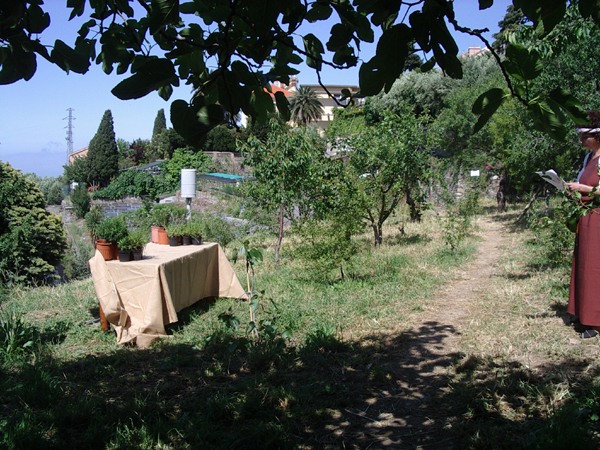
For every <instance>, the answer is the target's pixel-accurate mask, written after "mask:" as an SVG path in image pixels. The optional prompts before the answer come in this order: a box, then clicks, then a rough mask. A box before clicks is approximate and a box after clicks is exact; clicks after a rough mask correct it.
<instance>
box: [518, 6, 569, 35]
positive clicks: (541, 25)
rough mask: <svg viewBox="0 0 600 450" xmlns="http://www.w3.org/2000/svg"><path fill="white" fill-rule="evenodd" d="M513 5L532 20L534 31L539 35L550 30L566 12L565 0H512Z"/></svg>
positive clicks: (545, 33)
mask: <svg viewBox="0 0 600 450" xmlns="http://www.w3.org/2000/svg"><path fill="white" fill-rule="evenodd" d="M513 5H514V7H515V8H520V9H521V10H522V11H523V13H524V14H525V15H526V16H527V18H528V19H530V20H531V21H533V23H534V27H535V32H536V34H538V35H539V36H540V37H543V36H545V35H547V34H548V33H549V32H550V31H552V29H553V28H554V27H555V26H556V25H557V24H558V23H560V21H561V20H562V19H563V18H564V16H565V12H566V1H565V0H514V1H513Z"/></svg>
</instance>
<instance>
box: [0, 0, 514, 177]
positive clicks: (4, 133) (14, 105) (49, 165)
mask: <svg viewBox="0 0 600 450" xmlns="http://www.w3.org/2000/svg"><path fill="white" fill-rule="evenodd" d="M510 3H511V2H510V1H509V0H495V1H494V5H493V6H492V7H491V8H489V9H487V10H484V11H479V7H478V1H477V0H455V1H454V4H455V6H454V7H455V11H456V18H457V21H458V23H459V24H461V25H462V26H466V27H470V28H478V29H481V28H489V29H490V33H489V34H488V36H487V38H488V39H490V40H491V39H492V38H491V34H493V33H495V32H497V31H498V21H499V20H501V19H502V18H503V17H504V14H505V12H506V8H507V6H508V5H509V4H510ZM64 4H65V2H64V1H61V2H59V1H58V0H46V2H45V6H44V8H45V10H46V11H48V12H49V13H50V17H51V20H52V22H51V24H50V27H49V28H48V29H47V30H46V31H44V33H43V34H42V35H41V39H42V42H43V43H46V44H49V43H53V42H54V40H55V39H57V38H58V39H62V40H63V41H65V42H66V43H69V44H72V43H73V42H74V40H75V36H76V33H77V30H78V29H79V23H80V22H81V20H80V21H75V19H74V23H71V22H68V20H67V19H68V13H67V9H66V8H65V7H64ZM310 31H311V32H313V33H314V34H316V35H317V36H318V37H320V38H321V40H322V41H323V42H326V41H327V36H328V28H325V27H321V28H320V29H319V28H317V29H315V30H310ZM455 39H456V42H457V44H458V46H459V49H460V52H464V51H466V50H467V49H468V47H469V46H483V44H482V43H481V42H478V41H477V39H476V38H475V37H471V36H468V35H463V34H461V33H455ZM374 51H375V47H374V46H364V45H363V47H362V48H361V54H360V57H361V59H363V60H365V61H366V60H368V59H370V58H371V56H372V55H373V53H374ZM37 61H38V69H37V72H36V74H35V75H34V76H33V78H32V79H31V80H29V81H22V80H21V81H18V82H16V83H13V84H10V85H3V86H0V99H1V100H0V160H2V161H8V162H9V163H10V164H11V165H12V166H13V167H15V168H17V169H21V171H22V172H23V173H25V172H34V173H36V174H38V175H40V176H58V175H61V174H62V171H63V169H62V166H63V164H65V163H66V160H67V141H66V136H67V129H66V127H67V122H68V121H67V120H65V119H66V118H67V117H68V115H69V113H68V111H67V110H68V109H69V108H73V110H74V111H73V117H74V118H75V120H74V121H73V127H74V128H73V149H74V150H77V149H79V148H82V147H85V146H86V145H88V143H89V141H90V139H92V137H93V136H94V134H95V133H96V131H97V129H98V125H99V124H100V120H101V118H102V115H103V114H104V111H106V110H107V109H110V110H111V112H112V115H113V119H114V127H115V134H116V136H117V138H121V139H125V140H126V141H133V140H134V139H137V138H143V139H147V138H150V137H151V135H152V128H153V126H154V119H155V117H156V114H157V112H158V110H159V109H161V108H162V109H164V110H165V113H166V117H167V124H168V126H169V127H170V126H171V125H170V121H169V105H170V103H171V102H172V101H173V100H176V99H184V100H189V97H190V90H189V87H187V86H181V87H179V88H178V89H176V90H175V91H174V93H173V95H172V96H171V99H170V100H169V101H168V102H165V101H164V100H163V99H161V98H160V97H159V96H158V94H156V93H151V94H149V95H147V96H146V97H144V98H141V99H137V100H129V101H123V100H119V99H117V98H116V97H114V96H113V95H112V94H111V92H110V91H111V89H112V88H113V87H114V86H115V85H116V84H117V83H118V82H119V81H120V80H121V79H122V78H123V77H117V76H116V75H114V74H113V75H106V74H104V72H102V70H101V68H100V67H99V66H95V65H94V66H92V67H91V68H90V71H89V72H88V73H87V74H85V75H79V74H75V73H70V74H68V75H67V74H65V73H64V72H63V71H62V70H60V69H59V68H58V67H55V66H52V65H50V64H48V63H47V62H46V61H45V60H43V59H42V58H39V57H38V58H37ZM299 69H300V74H299V76H298V78H299V82H300V84H302V83H305V84H316V83H317V82H318V80H317V76H316V74H315V73H314V72H313V71H311V69H308V68H307V67H305V66H304V67H302V66H301V67H300V68H299ZM321 79H322V81H323V82H324V83H325V84H333V85H358V68H356V69H349V70H345V71H340V70H334V69H330V68H325V69H324V70H323V72H322V74H321Z"/></svg>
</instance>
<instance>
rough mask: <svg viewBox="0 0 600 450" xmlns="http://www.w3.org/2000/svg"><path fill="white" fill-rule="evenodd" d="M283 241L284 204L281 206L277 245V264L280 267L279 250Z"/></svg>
mask: <svg viewBox="0 0 600 450" xmlns="http://www.w3.org/2000/svg"><path fill="white" fill-rule="evenodd" d="M282 240H283V204H281V205H279V234H278V235H277V243H276V244H275V264H276V265H277V266H279V249H280V248H281V241H282Z"/></svg>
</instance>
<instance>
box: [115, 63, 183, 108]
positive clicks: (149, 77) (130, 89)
mask: <svg viewBox="0 0 600 450" xmlns="http://www.w3.org/2000/svg"><path fill="white" fill-rule="evenodd" d="M178 83H179V78H177V75H176V74H175V67H174V66H173V63H172V62H171V61H170V60H168V59H159V58H155V59H150V60H148V61H147V62H145V63H144V64H143V65H142V66H141V67H139V68H138V70H137V72H136V73H135V74H134V75H132V76H130V77H129V78H126V79H125V80H123V81H121V82H120V83H119V84H117V85H116V86H115V87H114V88H113V90H112V91H111V92H112V93H113V95H115V96H116V97H118V98H120V99H121V100H131V99H134V98H140V97H143V96H145V95H147V94H149V93H150V92H152V91H155V90H158V89H160V88H161V87H163V86H166V85H169V84H174V85H178Z"/></svg>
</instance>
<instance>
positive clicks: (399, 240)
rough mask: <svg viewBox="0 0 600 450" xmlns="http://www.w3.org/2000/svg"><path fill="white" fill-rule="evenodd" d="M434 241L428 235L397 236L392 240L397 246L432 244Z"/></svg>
mask: <svg viewBox="0 0 600 450" xmlns="http://www.w3.org/2000/svg"><path fill="white" fill-rule="evenodd" d="M432 240H433V239H432V238H431V237H430V236H427V235H426V234H420V233H416V234H412V233H411V234H397V235H396V236H395V237H394V239H393V240H391V243H392V244H396V245H415V244H426V243H429V242H431V241H432Z"/></svg>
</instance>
